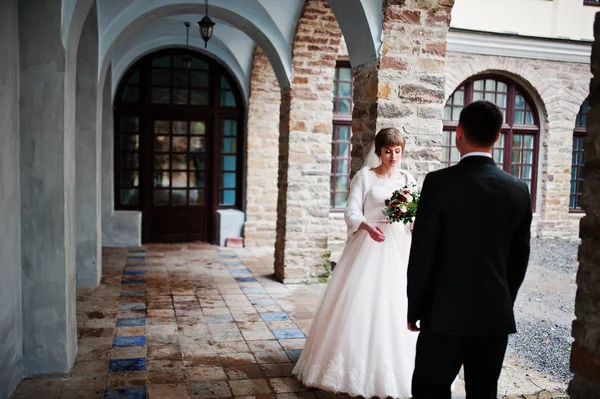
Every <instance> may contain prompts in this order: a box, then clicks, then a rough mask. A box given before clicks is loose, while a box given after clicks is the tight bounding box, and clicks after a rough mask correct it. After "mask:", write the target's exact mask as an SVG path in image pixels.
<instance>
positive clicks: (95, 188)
mask: <svg viewBox="0 0 600 399" xmlns="http://www.w3.org/2000/svg"><path fill="white" fill-rule="evenodd" d="M97 82H98V16H97V11H96V7H95V6H94V7H92V8H91V10H90V13H89V14H88V16H87V19H86V21H85V24H84V26H83V31H82V33H81V38H80V40H79V50H78V52H77V82H76V104H75V107H76V111H75V115H76V120H75V146H76V148H75V154H76V155H75V157H76V159H75V161H76V165H77V168H76V171H75V179H76V180H75V183H76V202H75V207H76V209H75V211H76V219H75V222H76V227H75V230H76V232H75V237H76V242H77V250H76V260H77V285H78V286H83V287H95V286H97V285H98V283H99V282H100V277H101V275H102V242H101V220H100V198H99V197H100V147H101V143H100V135H99V133H98V131H97V115H96V110H97V103H96V101H97V96H98V95H97Z"/></svg>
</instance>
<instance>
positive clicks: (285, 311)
mask: <svg viewBox="0 0 600 399" xmlns="http://www.w3.org/2000/svg"><path fill="white" fill-rule="evenodd" d="M103 263H104V270H103V279H102V284H101V285H100V287H98V288H96V289H80V290H78V301H77V314H78V332H79V353H78V356H77V359H76V363H75V366H74V367H73V369H72V371H71V374H70V375H69V376H67V377H56V378H42V379H33V380H25V381H23V382H22V383H21V385H20V386H19V388H18V389H17V391H16V392H15V394H14V398H35V399H44V398H106V399H117V398H132V399H133V398H148V397H149V398H152V399H154V398H161V399H169V398H177V399H181V398H207V399H208V398H232V397H235V398H247V399H249V398H261V399H267V398H281V399H291V398H322V397H332V395H329V394H326V393H324V392H319V391H315V390H309V389H308V388H305V387H303V386H301V385H300V384H299V383H298V382H297V381H296V380H295V379H294V378H293V377H291V371H292V369H293V362H294V361H296V360H297V358H298V356H299V354H300V350H301V348H302V347H303V345H304V341H305V334H306V333H307V332H308V328H309V326H310V323H311V317H312V312H311V310H312V309H314V308H315V306H316V304H317V303H318V301H319V297H320V295H321V291H322V287H318V286H310V285H306V286H290V287H288V286H284V285H282V284H279V283H278V282H276V281H274V280H273V279H272V278H271V277H270V276H271V274H272V264H273V262H272V255H271V253H270V251H269V253H267V252H265V251H262V252H260V251H259V252H252V251H251V250H248V249H236V250H228V249H219V248H217V247H213V246H207V245H201V244H185V245H151V246H148V247H145V248H144V249H130V250H128V249H107V250H105V251H104V261H103Z"/></svg>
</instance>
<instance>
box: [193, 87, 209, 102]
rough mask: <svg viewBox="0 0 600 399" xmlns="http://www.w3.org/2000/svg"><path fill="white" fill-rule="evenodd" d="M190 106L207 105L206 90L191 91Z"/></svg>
mask: <svg viewBox="0 0 600 399" xmlns="http://www.w3.org/2000/svg"><path fill="white" fill-rule="evenodd" d="M190 104H192V105H208V91H207V90H192V91H191V99H190Z"/></svg>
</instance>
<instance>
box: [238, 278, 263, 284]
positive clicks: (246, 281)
mask: <svg viewBox="0 0 600 399" xmlns="http://www.w3.org/2000/svg"><path fill="white" fill-rule="evenodd" d="M235 281H237V282H238V283H256V282H257V281H258V280H257V279H256V278H254V277H235Z"/></svg>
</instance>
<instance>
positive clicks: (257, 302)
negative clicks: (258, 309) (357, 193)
mask: <svg viewBox="0 0 600 399" xmlns="http://www.w3.org/2000/svg"><path fill="white" fill-rule="evenodd" d="M250 303H251V304H253V305H254V306H277V302H275V301H274V300H272V299H250Z"/></svg>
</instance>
